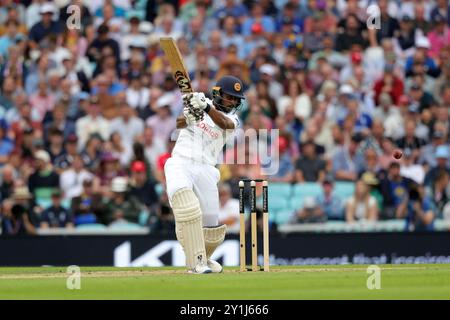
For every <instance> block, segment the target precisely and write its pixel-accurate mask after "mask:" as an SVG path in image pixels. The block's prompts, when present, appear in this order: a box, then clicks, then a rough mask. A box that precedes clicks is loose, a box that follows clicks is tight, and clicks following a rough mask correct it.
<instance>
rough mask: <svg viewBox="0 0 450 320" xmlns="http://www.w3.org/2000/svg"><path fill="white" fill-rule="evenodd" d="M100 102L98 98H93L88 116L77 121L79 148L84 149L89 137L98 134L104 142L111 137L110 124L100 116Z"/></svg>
mask: <svg viewBox="0 0 450 320" xmlns="http://www.w3.org/2000/svg"><path fill="white" fill-rule="evenodd" d="M99 107H100V105H99V100H98V98H97V97H96V96H93V97H91V99H90V107H89V110H88V111H87V112H88V114H87V115H86V116H84V117H82V118H80V119H78V120H77V121H76V133H77V137H78V139H79V140H78V146H79V147H80V148H83V147H84V146H85V144H86V141H87V140H88V138H89V136H90V135H91V134H94V133H98V134H99V135H100V136H101V138H102V139H103V140H106V139H108V137H109V123H108V121H107V120H106V119H105V118H103V117H102V116H101V115H100V108H99Z"/></svg>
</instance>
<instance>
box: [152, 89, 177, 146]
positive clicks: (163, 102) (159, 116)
mask: <svg viewBox="0 0 450 320" xmlns="http://www.w3.org/2000/svg"><path fill="white" fill-rule="evenodd" d="M173 103H174V100H173V96H172V95H170V94H168V93H166V94H164V95H163V96H161V97H160V98H159V99H158V100H157V101H156V106H155V107H156V114H155V115H153V116H151V117H149V118H148V119H147V121H146V125H147V126H148V127H152V128H153V131H154V133H155V138H156V139H160V140H161V141H167V140H168V139H169V137H170V134H171V133H172V132H173V131H174V130H175V129H176V122H175V119H174V117H173V116H172V111H171V110H170V106H171V104H173Z"/></svg>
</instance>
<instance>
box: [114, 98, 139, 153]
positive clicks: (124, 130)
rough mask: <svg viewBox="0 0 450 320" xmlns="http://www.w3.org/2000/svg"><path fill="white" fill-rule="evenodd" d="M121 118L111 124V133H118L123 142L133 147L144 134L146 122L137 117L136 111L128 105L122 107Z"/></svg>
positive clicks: (115, 119)
mask: <svg viewBox="0 0 450 320" xmlns="http://www.w3.org/2000/svg"><path fill="white" fill-rule="evenodd" d="M119 108H120V111H119V116H118V117H117V118H114V119H113V120H111V122H110V126H109V130H110V132H118V133H119V134H120V136H121V138H122V142H123V143H124V144H125V145H127V146H131V145H132V144H133V142H134V141H135V139H136V137H137V136H138V135H141V134H142V133H143V132H144V121H142V119H140V118H138V117H137V116H136V115H135V112H134V110H133V109H132V108H131V107H130V106H129V105H128V104H126V103H124V104H122V105H121V106H120V107H119Z"/></svg>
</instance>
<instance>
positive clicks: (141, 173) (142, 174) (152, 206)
mask: <svg viewBox="0 0 450 320" xmlns="http://www.w3.org/2000/svg"><path fill="white" fill-rule="evenodd" d="M130 169H131V176H130V181H129V186H130V195H131V196H134V197H136V199H138V200H139V201H140V202H141V203H142V204H144V205H145V206H146V208H147V210H148V211H149V212H151V213H154V212H155V211H156V209H157V205H158V202H159V199H158V194H157V193H156V189H155V186H156V185H155V181H153V180H151V179H149V178H147V168H146V165H145V162H143V161H139V160H137V161H133V162H132V163H131V168H130Z"/></svg>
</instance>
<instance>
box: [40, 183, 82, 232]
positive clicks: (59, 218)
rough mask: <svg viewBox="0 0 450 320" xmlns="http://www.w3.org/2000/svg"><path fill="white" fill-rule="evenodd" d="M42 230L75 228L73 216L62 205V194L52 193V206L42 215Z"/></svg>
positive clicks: (58, 192)
mask: <svg viewBox="0 0 450 320" xmlns="http://www.w3.org/2000/svg"><path fill="white" fill-rule="evenodd" d="M40 227H41V229H48V228H73V227H74V224H73V222H72V215H71V214H70V212H69V211H68V210H67V209H66V208H64V207H63V206H62V205H61V192H60V191H54V192H53V193H52V205H51V206H50V207H49V208H47V209H45V210H44V211H43V212H42V214H41V224H40Z"/></svg>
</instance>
